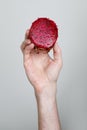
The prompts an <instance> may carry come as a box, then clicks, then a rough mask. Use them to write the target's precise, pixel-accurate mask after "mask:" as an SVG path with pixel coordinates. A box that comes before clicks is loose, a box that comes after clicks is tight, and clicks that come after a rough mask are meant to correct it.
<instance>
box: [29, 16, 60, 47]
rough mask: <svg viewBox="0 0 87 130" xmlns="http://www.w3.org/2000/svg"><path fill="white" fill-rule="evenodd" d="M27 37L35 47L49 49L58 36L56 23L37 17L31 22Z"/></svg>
mask: <svg viewBox="0 0 87 130" xmlns="http://www.w3.org/2000/svg"><path fill="white" fill-rule="evenodd" d="M28 38H29V39H30V40H31V42H32V43H34V44H35V46H36V47H37V48H42V49H48V50H50V49H51V48H52V47H53V46H54V44H55V42H56V41H57V38H58V28H57V25H56V23H55V22H54V21H53V20H50V19H48V18H38V19H37V20H35V21H34V22H33V23H32V25H31V28H30V31H29V36H28Z"/></svg>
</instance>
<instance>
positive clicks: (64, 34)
mask: <svg viewBox="0 0 87 130" xmlns="http://www.w3.org/2000/svg"><path fill="white" fill-rule="evenodd" d="M38 17H49V18H51V19H53V20H54V21H55V22H56V23H57V25H58V28H59V39H58V43H59V45H60V47H61V49H62V53H63V69H62V71H61V74H60V78H59V80H58V93H57V101H58V109H59V115H60V120H61V125H62V130H87V1H86V0H7V1H6V0H0V130H36V129H38V128H37V107H36V100H35V97H34V91H33V88H32V86H31V85H30V83H29V82H28V80H27V78H26V75H25V72H24V68H23V64H22V53H21V51H20V44H21V42H22V41H23V39H24V34H25V31H26V29H27V28H29V27H30V25H31V23H32V21H33V20H35V19H36V18H38Z"/></svg>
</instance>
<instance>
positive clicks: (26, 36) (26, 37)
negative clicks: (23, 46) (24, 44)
mask: <svg viewBox="0 0 87 130" xmlns="http://www.w3.org/2000/svg"><path fill="white" fill-rule="evenodd" d="M28 36H29V29H27V30H26V33H25V39H28Z"/></svg>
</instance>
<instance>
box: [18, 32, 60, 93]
mask: <svg viewBox="0 0 87 130" xmlns="http://www.w3.org/2000/svg"><path fill="white" fill-rule="evenodd" d="M28 34H29V30H27V31H26V34H25V40H24V42H23V43H22V45H21V50H22V52H23V63H24V68H25V72H26V75H27V78H28V80H29V81H30V83H31V84H32V85H33V87H34V89H35V91H36V93H39V94H40V93H42V92H44V91H51V93H52V92H53V91H56V87H54V86H56V83H57V79H58V76H59V73H60V70H61V68H62V52H61V49H60V47H59V46H58V44H57V43H55V45H54V47H53V57H54V58H53V59H52V58H51V57H50V56H49V54H48V52H47V51H45V50H37V49H35V45H34V44H33V43H31V41H30V40H29V39H28Z"/></svg>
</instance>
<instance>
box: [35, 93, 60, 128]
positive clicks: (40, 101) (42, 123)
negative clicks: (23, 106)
mask: <svg viewBox="0 0 87 130" xmlns="http://www.w3.org/2000/svg"><path fill="white" fill-rule="evenodd" d="M36 101H37V107H38V127H39V130H60V121H59V115H58V109H57V102H56V94H54V95H53V96H52V95H51V96H49V95H47V94H43V95H41V96H39V97H38V95H37V94H36Z"/></svg>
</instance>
